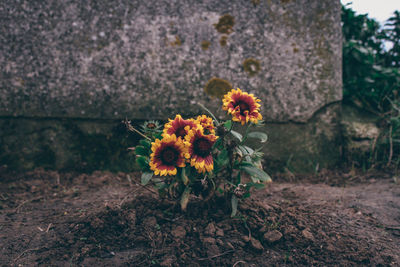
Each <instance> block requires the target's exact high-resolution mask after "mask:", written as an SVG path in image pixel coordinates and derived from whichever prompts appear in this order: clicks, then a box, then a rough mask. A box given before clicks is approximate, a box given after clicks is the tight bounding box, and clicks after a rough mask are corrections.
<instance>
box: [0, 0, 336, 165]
mask: <svg viewBox="0 0 400 267" xmlns="http://www.w3.org/2000/svg"><path fill="white" fill-rule="evenodd" d="M0 14H1V16H0V17H1V18H0V20H1V25H2V26H1V28H0V46H1V47H2V50H1V53H0V64H1V66H3V68H2V70H1V72H0V116H1V121H2V123H3V125H14V126H15V127H14V129H15V130H12V129H11V128H8V129H7V131H3V132H2V133H1V134H0V137H1V143H0V149H2V148H3V149H2V152H0V160H2V161H3V162H6V164H11V162H14V163H13V164H14V165H15V166H19V165H21V166H22V165H24V164H25V163H24V164H22V163H21V162H25V161H26V157H28V158H29V157H32V158H36V156H33V154H32V155H31V154H29V153H28V154H29V155H30V156H29V155H25V154H24V155H18V156H15V155H14V157H15V160H10V157H9V155H10V153H11V154H13V153H14V154H15V153H16V151H19V150H20V149H22V148H23V147H26V146H34V147H36V146H37V144H38V143H40V142H41V141H40V140H47V139H48V138H51V134H50V135H44V136H43V137H42V138H41V139H40V140H37V141H35V143H34V144H33V143H25V142H30V141H29V140H31V139H30V138H29V135H30V134H31V133H32V132H35V131H36V130H38V129H40V128H42V125H44V124H46V123H48V122H49V121H52V123H53V125H57V127H56V128H57V129H61V128H62V127H61V126H60V125H62V121H69V122H72V123H73V124H74V125H75V124H80V123H81V121H80V120H85V121H89V122H90V123H93V127H94V128H95V129H103V128H104V127H102V126H101V125H103V124H105V123H108V124H109V127H108V128H107V129H108V130H109V129H111V128H113V127H117V126H116V125H117V124H118V122H119V121H120V120H121V119H122V118H125V117H128V118H130V119H133V120H142V119H167V118H168V117H173V116H174V115H175V114H176V113H181V114H183V115H185V116H190V115H194V114H197V113H199V112H200V110H199V108H198V107H197V105H195V103H196V102H200V103H203V104H204V105H206V106H208V107H210V108H211V109H212V110H214V111H216V112H217V113H218V114H219V115H221V116H222V115H223V113H222V112H221V110H220V105H221V101H220V99H219V98H218V96H220V95H221V94H223V93H224V92H226V91H227V90H228V89H230V88H231V87H235V88H236V87H240V88H241V89H243V90H246V91H249V92H251V93H254V94H256V95H257V96H258V97H259V98H260V99H262V103H263V110H262V113H263V116H264V118H265V120H266V121H267V125H269V126H267V127H266V131H267V132H269V133H270V135H271V137H272V138H271V139H270V144H269V147H268V146H267V150H266V151H267V152H268V153H267V155H269V156H268V158H269V159H270V161H271V162H272V161H278V162H286V161H287V159H289V157H291V160H292V162H296V157H297V156H296V154H298V155H301V158H303V157H310V158H312V160H314V159H315V160H317V161H318V159H319V158H321V159H322V158H324V157H321V155H323V154H325V152H324V153H322V154H321V147H322V143H323V144H324V147H325V146H327V147H328V148H329V147H330V148H331V149H328V151H330V154H331V156H330V157H329V160H328V161H327V160H323V161H324V162H321V164H322V165H326V166H332V165H333V164H334V163H335V162H336V161H337V160H336V159H338V157H339V152H338V149H337V140H338V139H337V138H338V135H339V129H338V127H336V124H330V123H328V125H329V127H321V129H319V123H317V124H315V123H314V121H318V119H317V117H318V116H322V115H318V114H322V113H324V112H325V113H326V112H327V114H329V116H333V117H332V118H331V117H330V119H329V120H328V121H335V118H337V116H338V112H334V115H332V114H333V113H332V112H328V111H327V110H329V108H328V107H329V106H332V105H335V103H338V102H339V101H340V100H341V97H342V93H341V25H340V2H339V0H335V1H333V0H318V1H316V0H313V1H312V0H241V1H239V0H236V1H228V0H226V1H223V0H220V1H213V0H202V1H200V0H188V1H176V0H158V1H154V0H152V1H140V0H138V1H134V0H129V1H128V0H126V1H123V0H120V1H76V0H71V1H50V0H43V1H3V2H2V3H0ZM336 109H337V108H336ZM44 121H46V123H44ZM42 122H43V123H42ZM4 123H5V124H4ZM96 123H100V126H98V125H97V124H96ZM310 123H311V124H310ZM313 123H314V124H315V126H310V125H314V124H313ZM31 124H32V125H31ZM322 124H326V123H325V121H323V120H322ZM16 125H19V126H16ZM24 125H30V126H29V127H28V128H31V127H33V128H32V129H30V130H28V129H27V128H26V127H24ZM286 125H287V127H286ZM5 127H7V126H5ZM60 127H61V128H60ZM303 128H304V129H303ZM296 129H297V130H299V131H300V132H299V133H304V138H311V139H307V140H306V141H305V142H301V141H300V140H298V134H297V132H296V131H297V130H296ZM108 130H106V131H101V130H98V131H99V133H98V134H101V135H103V136H104V137H107V136H108V135H109V133H107V131H108ZM282 131H283V132H285V133H288V134H287V138H286V137H285V138H283V137H282V135H281V134H280V132H282ZM304 131H310V134H305V132H304ZM60 134H62V135H65V136H70V138H67V137H65V136H63V137H62V138H59V135H60ZM16 135H17V136H21V138H19V139H18V140H19V141H14V143H12V142H11V141H10V136H11V137H12V136H16ZM52 135H54V136H53V139H54V138H56V139H57V140H58V139H59V140H60V142H63V141H62V140H64V139H65V140H64V141H65V142H69V140H73V139H74V138H76V136H75V135H74V134H73V133H72V132H71V131H69V128H68V127H67V128H65V129H63V130H62V131H59V130H54V133H52ZM300 135H301V134H300ZM293 138H294V139H293ZM11 139H12V138H11ZM294 140H298V141H294ZM321 140H324V141H321ZM22 141H23V142H22ZM10 142H11V143H10ZM289 143H290V144H296V143H298V144H299V146H298V147H296V146H295V147H293V148H292V149H290V151H291V152H293V153H290V154H294V155H289V154H287V152H284V150H283V151H282V149H281V148H282V147H284V146H285V145H286V144H289ZM305 143H307V144H308V145H307V148H306V149H305V150H304V148H305V147H304V144H305ZM300 144H301V145H300ZM57 146H60V144H58V143H54V144H49V145H48V146H47V148H46V149H42V150H40V149H39V148H38V151H42V152H41V153H42V154H43V155H45V154H46V153H50V152H49V151H52V152H51V153H53V154H54V155H58V154H57V152H56V150H57V149H58V148H57ZM10 147H13V149H10ZM39 147H40V146H39ZM323 150H324V151H326V148H324V149H323ZM7 151H8V152H7ZM297 151H298V152H299V153H297ZM71 153H72V152H71V150H68V149H66V151H65V152H63V153H62V154H63V155H69V154H71ZM282 153H283V154H282ZM39 154H40V153H39ZM74 155H75V154H74ZM61 156H62V155H61V154H60V155H59V157H61ZM106 156H107V157H108V156H109V154H108V153H105V154H104V157H106ZM21 157H22V158H23V159H22V158H21ZM55 157H57V156H55ZM67 158H68V160H61V161H58V162H69V161H71V160H72V161H71V162H78V161H79V157H78V158H74V157H73V156H71V157H67ZM301 158H298V159H299V161H298V162H299V164H298V165H299V166H298V167H299V169H302V165H303V164H302V163H301V162H302V160H301ZM19 162H20V163H21V164H19ZM31 165H32V166H36V165H41V164H40V162H38V163H37V164H33V163H32V164H28V166H31ZM50 165H51V164H50ZM64 165H65V164H62V163H60V164H55V165H54V166H55V167H56V168H63V167H66V166H67V165H65V166H64ZM72 165H74V164H72ZM281 165H282V164H281Z"/></svg>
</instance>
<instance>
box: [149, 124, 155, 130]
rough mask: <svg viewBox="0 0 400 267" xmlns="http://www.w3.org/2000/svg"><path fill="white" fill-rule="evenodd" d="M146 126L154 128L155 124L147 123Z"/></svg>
mask: <svg viewBox="0 0 400 267" xmlns="http://www.w3.org/2000/svg"><path fill="white" fill-rule="evenodd" d="M147 128H149V129H154V128H156V125H155V124H154V123H148V124H147Z"/></svg>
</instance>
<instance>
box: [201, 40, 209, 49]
mask: <svg viewBox="0 0 400 267" xmlns="http://www.w3.org/2000/svg"><path fill="white" fill-rule="evenodd" d="M210 45H211V42H210V41H206V40H204V41H202V42H201V49H203V50H207V49H208V48H209V47H210Z"/></svg>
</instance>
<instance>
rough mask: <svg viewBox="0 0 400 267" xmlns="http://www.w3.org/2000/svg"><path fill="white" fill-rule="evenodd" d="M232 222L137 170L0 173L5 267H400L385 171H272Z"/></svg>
mask: <svg viewBox="0 0 400 267" xmlns="http://www.w3.org/2000/svg"><path fill="white" fill-rule="evenodd" d="M273 178H275V179H274V180H275V182H274V183H272V184H271V185H270V186H268V187H267V188H266V189H265V190H260V191H256V192H254V193H253V195H252V197H251V198H250V199H248V200H246V201H243V202H242V203H241V204H240V207H239V210H240V216H238V217H237V218H230V210H229V206H228V205H227V204H226V202H225V201H224V200H223V199H216V200H215V201H213V202H209V203H208V204H206V205H202V204H201V203H199V202H198V201H196V200H194V201H192V202H191V204H189V206H188V211H187V212H185V213H184V212H181V211H180V210H179V208H178V207H176V206H173V205H171V203H170V202H168V201H166V200H163V199H160V198H159V197H158V195H157V194H156V193H155V192H154V191H153V190H152V189H151V188H147V187H143V186H141V185H139V180H140V179H139V174H138V173H129V174H127V173H118V174H112V173H108V172H94V173H92V174H90V175H88V174H76V173H75V174H74V173H58V172H53V171H44V170H40V169H39V170H35V171H33V172H28V173H22V174H13V173H10V172H4V171H3V172H1V171H0V263H1V266H35V265H45V266H88V265H97V266H152V265H153V266H237V267H238V266H269V265H279V266H284V265H290V266H292V265H296V266H299V265H318V266H325V265H340V266H348V265H352V266H353V265H364V266H365V265H368V266H369V265H372V266H374V265H375V266H376V265H380V266H399V265H400V256H399V251H400V185H398V184H395V183H394V179H393V177H392V175H390V174H387V173H382V172H376V173H367V174H358V175H357V174H355V173H350V174H349V173H347V174H346V173H334V172H324V173H320V174H319V175H315V176H303V177H294V176H288V175H277V176H276V177H273Z"/></svg>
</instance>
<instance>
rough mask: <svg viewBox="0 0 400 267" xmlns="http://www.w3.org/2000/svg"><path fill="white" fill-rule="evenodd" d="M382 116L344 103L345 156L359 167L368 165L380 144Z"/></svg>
mask: <svg viewBox="0 0 400 267" xmlns="http://www.w3.org/2000/svg"><path fill="white" fill-rule="evenodd" d="M379 120H380V118H379V117H378V116H376V115H374V114H371V113H368V112H367V111H365V110H362V109H359V108H357V107H355V106H352V105H343V116H342V129H343V144H344V148H345V151H344V152H345V153H344V154H345V156H346V158H347V160H348V161H350V163H351V164H356V166H357V167H362V166H364V167H365V166H368V162H369V161H370V160H371V153H372V152H373V151H372V150H373V147H374V146H377V145H378V144H379V142H378V140H377V139H378V137H379V136H380V134H381V129H380V128H379V127H378V126H377V125H378V122H379Z"/></svg>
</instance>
